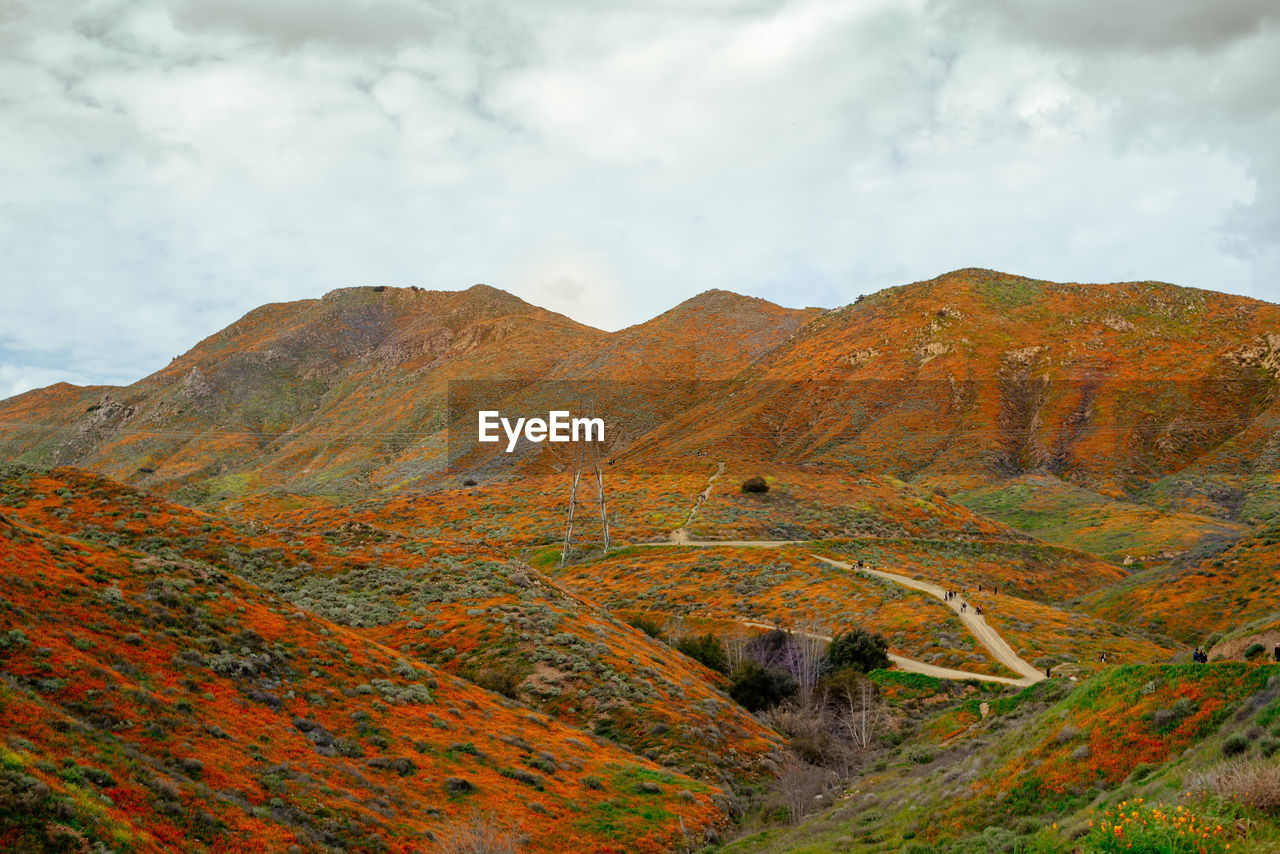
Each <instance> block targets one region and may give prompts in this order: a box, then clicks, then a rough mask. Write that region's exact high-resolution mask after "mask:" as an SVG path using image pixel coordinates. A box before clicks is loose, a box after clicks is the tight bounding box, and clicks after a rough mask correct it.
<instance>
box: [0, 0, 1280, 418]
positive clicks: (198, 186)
mask: <svg viewBox="0 0 1280 854" xmlns="http://www.w3.org/2000/svg"><path fill="white" fill-rule="evenodd" d="M1278 84H1280V3H1276V2H1275V0H1214V1H1213V2H1204V0H857V2H852V0H646V2H644V3H622V2H608V0H537V2H518V0H508V1H507V2H486V0H458V2H443V0H442V1H441V2H436V0H325V2H323V3H318V2H314V0H83V2H78V1H77V0H58V2H50V0H0V300H2V302H0V306H2V308H0V397H3V396H6V395H8V394H14V393H17V392H20V391H23V390H25V389H28V388H32V387H36V386H40V385H45V384H48V383H51V382H55V381H58V380H67V381H72V382H80V383H85V382H115V383H123V382H131V381H133V380H136V379H138V378H139V377H141V376H143V375H145V374H147V373H149V372H151V371H152V370H155V369H157V368H159V367H161V366H163V365H164V364H166V363H167V362H168V361H169V359H170V358H172V357H173V356H175V355H177V354H178V353H181V352H183V351H185V350H186V349H188V348H189V347H190V346H191V345H192V344H194V343H195V342H196V341H198V340H199V339H201V338H203V337H204V336H206V335H208V334H210V333H212V332H214V331H215V330H217V329H219V328H221V327H223V326H225V325H226V324H228V323H230V322H232V321H233V320H235V319H236V318H237V317H239V316H240V315H242V314H243V313H245V312H246V311H248V310H249V309H251V308H253V307H255V306H257V305H260V304H262V303H265V302H274V301H281V300H290V299H299V298H307V297H316V296H319V295H321V294H323V293H324V292H325V291H328V290H331V289H333V288H337V287H344V286H349V285H363V284H393V285H411V284H412V285H419V286H422V287H426V288H440V289H455V288H461V287H467V286H469V285H471V284H473V283H475V282H485V283H488V284H491V285H494V286H496V287H501V288H505V289H507V290H510V291H512V292H514V293H516V294H519V295H520V296H522V297H524V298H525V299H528V300H530V301H532V302H536V303H539V304H542V305H545V306H548V307H550V308H553V309H556V310H558V311H562V312H565V313H566V314H569V315H571V316H573V317H575V318H577V319H579V320H583V321H585V322H588V323H592V324H594V325H597V326H601V327H604V328H610V329H612V328H618V327H620V326H625V325H628V324H630V323H635V322H639V321H641V320H644V319H646V318H648V317H650V316H652V315H654V314H657V313H659V312H661V311H664V310H665V309H667V308H669V307H671V306H672V305H674V304H675V303H677V302H679V301H680V300H683V299H686V298H688V297H689V296H692V295H693V294H695V293H697V292H699V291H702V290H705V289H707V288H713V287H718V288H727V289H731V290H735V291H738V292H741V293H747V294H752V295H756V296H761V297H765V298H768V299H772V300H774V301H776V302H780V303H783V304H785V305H793V306H800V305H824V306H834V305H840V304H844V303H847V302H849V301H851V300H852V299H854V298H855V297H856V296H857V295H858V294H860V293H865V292H870V291H874V290H877V289H879V288H882V287H886V286H889V285H894V284H901V283H904V282H909V281H913V280H917V279H922V278H929V277H932V276H934V275H937V274H939V273H942V272H945V271H947V270H950V269H955V268H959V267H969V266H981V267H992V268H996V269H1000V270H1005V271H1009V272H1016V273H1021V274H1024V275H1030V276H1036V277H1041V278H1048V279H1054V280H1062V281H1115V280H1124V279H1163V280H1166V281H1172V282H1176V283H1178V284H1185V285H1194V286H1197V287H1204V288H1213V289H1216V290H1225V291H1231V292H1234V293H1243V294H1250V295H1253V296H1256V297H1260V298H1263V299H1269V300H1273V301H1280V85H1278Z"/></svg>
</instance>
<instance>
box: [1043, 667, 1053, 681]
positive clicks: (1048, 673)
mask: <svg viewBox="0 0 1280 854" xmlns="http://www.w3.org/2000/svg"><path fill="white" fill-rule="evenodd" d="M1044 678H1045V679H1052V678H1053V668H1052V665H1048V664H1046V665H1045V666H1044Z"/></svg>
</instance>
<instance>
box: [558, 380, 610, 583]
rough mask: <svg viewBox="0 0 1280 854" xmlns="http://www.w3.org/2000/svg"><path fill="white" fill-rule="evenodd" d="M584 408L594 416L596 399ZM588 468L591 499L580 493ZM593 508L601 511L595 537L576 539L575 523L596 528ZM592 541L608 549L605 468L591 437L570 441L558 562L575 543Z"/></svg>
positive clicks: (566, 559) (565, 560)
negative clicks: (568, 484) (566, 512)
mask: <svg viewBox="0 0 1280 854" xmlns="http://www.w3.org/2000/svg"><path fill="white" fill-rule="evenodd" d="M579 408H580V409H581V408H582V407H581V406H579ZM587 409H588V416H587V417H589V418H594V417H595V415H596V405H595V401H592V402H591V403H590V404H588V406H587ZM588 435H590V434H588ZM583 445H586V447H585V448H584V447H583ZM588 468H589V469H590V471H589V473H588V476H590V477H594V479H595V483H596V494H595V498H594V499H587V498H586V496H580V495H579V486H580V485H581V483H582V474H583V470H584V469H588ZM580 507H585V508H586V510H587V512H586V513H585V514H582V513H581V512H580V509H579V508H580ZM596 509H598V510H599V512H600V528H599V534H598V538H591V539H576V540H575V539H574V526H575V525H577V526H579V527H580V528H581V527H582V526H584V525H585V526H586V527H588V529H589V530H590V531H591V532H592V533H595V532H596V531H595V529H596V523H595V510H596ZM595 545H598V546H600V547H601V548H603V549H604V551H606V552H607V551H609V509H608V507H607V505H606V504H605V498H604V471H603V470H602V469H601V468H600V443H599V442H598V441H596V440H595V439H594V438H592V439H591V440H590V441H587V442H574V443H573V485H572V486H571V487H570V489H569V518H568V520H567V521H566V522H565V526H564V548H562V549H561V551H560V565H561V566H564V565H565V564H566V563H568V562H569V558H570V556H572V554H573V550H574V547H575V546H580V547H586V546H595Z"/></svg>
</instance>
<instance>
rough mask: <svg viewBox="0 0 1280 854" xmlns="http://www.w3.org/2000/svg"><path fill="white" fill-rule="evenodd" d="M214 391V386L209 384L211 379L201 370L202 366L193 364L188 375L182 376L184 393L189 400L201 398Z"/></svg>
mask: <svg viewBox="0 0 1280 854" xmlns="http://www.w3.org/2000/svg"><path fill="white" fill-rule="evenodd" d="M212 393H213V387H212V386H210V385H209V381H208V380H207V379H206V378H205V375H204V374H203V373H201V372H200V368H198V367H196V366H194V365H193V366H192V368H191V370H190V371H188V372H187V375H186V376H185V377H183V378H182V395H183V397H186V398H187V399H188V400H201V399H202V398H206V397H208V396H209V395H210V394H212Z"/></svg>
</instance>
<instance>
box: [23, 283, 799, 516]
mask: <svg viewBox="0 0 1280 854" xmlns="http://www.w3.org/2000/svg"><path fill="white" fill-rule="evenodd" d="M815 313H816V310H805V311H793V310H789V309H782V308H779V307H778V306H775V305H773V304H771V303H767V302H765V301H763V300H754V299H750V298H746V297H739V296H736V295H733V294H728V293H725V292H708V293H707V294H704V295H702V296H700V297H695V298H694V299H692V300H689V301H687V302H686V303H684V304H682V305H681V306H678V307H677V308H675V309H673V310H672V311H670V312H667V313H666V314H664V315H662V316H660V317H658V318H655V319H654V320H652V321H650V322H649V323H646V324H641V325H639V326H635V327H630V328H628V329H624V330H622V331H620V332H617V333H605V332H601V331H600V330H597V329H593V328H591V327H587V326H583V325H582V324H579V323H575V322H574V321H572V320H569V319H568V318H566V317H563V316H562V315H559V314H555V313H553V312H549V311H546V310H544V309H541V308H537V307H535V306H532V305H529V304H528V303H526V302H524V301H522V300H520V299H518V298H516V297H514V296H512V295H510V294H507V293H505V292H503V291H500V290H497V289H495V288H491V287H487V286H484V285H476V286H474V287H472V288H469V289H467V290H465V291H456V292H455V291H424V290H420V289H418V288H383V287H374V288H347V289H343V290H338V291H333V292H331V293H329V294H326V295H325V296H324V297H323V298H322V299H319V300H304V301H300V302H293V303H283V304H276V305H267V306H263V307H262V308H259V309H256V310H254V311H252V312H250V313H249V314H248V315H246V316H245V317H244V318H242V319H241V320H239V321H237V322H236V323H234V324H232V325H231V326H229V327H227V328H226V329H224V330H222V331H221V332H218V333H216V334H214V335H212V336H210V337H209V338H207V339H206V340H204V341H202V342H200V343H199V344H198V345H196V346H195V347H194V348H192V350H190V351H189V352H187V353H185V354H184V355H182V356H179V357H178V358H176V359H174V361H173V362H172V363H171V364H170V365H168V366H167V367H165V368H164V369H162V370H160V371H157V372H156V373H154V374H152V375H150V376H148V377H146V378H145V379H143V380H140V381H139V382H137V383H135V384H133V385H131V386H127V387H123V388H114V387H89V388H76V387H73V386H68V385H66V384H59V385H56V386H52V387H50V388H48V389H41V390H38V391H33V392H29V393H27V394H24V395H19V396H18V397H15V398H12V399H10V400H7V401H4V402H3V403H0V423H3V425H4V426H3V428H0V437H2V438H0V448H2V450H3V453H4V455H5V456H6V457H8V458H10V459H15V460H21V461H24V462H31V463H38V464H53V465H67V464H74V465H77V466H81V467H87V468H92V469H94V470H97V471H101V472H104V473H106V474H110V475H111V476H113V477H116V478H119V479H121V480H124V481H126V482H130V483H136V484H138V485H141V486H146V487H149V488H159V489H164V490H165V491H168V492H175V493H177V494H179V495H181V497H182V498H183V500H186V501H188V502H205V501H211V500H219V499H221V498H223V497H235V496H239V495H242V494H246V493H253V492H258V491H267V490H277V489H287V490H289V491H294V492H309V493H318V494H342V495H347V496H351V495H358V494H362V493H366V492H369V491H372V490H378V489H388V488H394V487H396V486H397V485H400V484H404V483H406V482H417V481H420V480H421V479H422V478H423V477H424V476H427V475H429V474H432V473H437V472H438V471H439V469H440V468H441V466H442V465H443V463H444V456H445V444H446V434H445V426H446V425H445V420H446V419H445V416H446V410H447V393H448V389H449V383H450V381H458V380H472V381H481V382H483V383H497V384H503V383H505V384H507V386H504V388H510V389H515V390H519V389H524V388H526V387H527V386H529V385H530V384H533V383H536V382H538V381H541V380H545V379H548V378H566V377H574V378H581V377H583V376H588V375H589V376H592V377H604V378H607V379H608V380H614V379H617V380H623V381H625V380H635V379H637V378H639V379H645V380H647V379H650V378H653V377H654V376H670V377H672V378H684V377H690V378H696V377H699V376H703V375H706V374H707V373H708V372H710V373H711V374H714V375H723V376H730V375H732V374H734V373H736V372H737V371H738V370H740V369H741V368H742V367H743V366H744V365H745V364H747V363H748V362H749V361H750V359H751V358H752V357H754V356H755V355H757V354H758V353H759V352H761V351H762V350H764V349H768V348H770V347H772V346H774V345H776V344H777V343H779V342H781V341H782V340H784V339H785V338H786V336H787V335H789V334H790V333H791V332H792V331H794V330H795V329H796V328H797V327H798V326H799V325H800V324H801V323H802V322H803V321H804V320H806V319H808V318H810V317H812V316H813V315H814V314H815ZM709 327H710V329H711V330H712V331H713V332H714V334H713V335H708V334H707V331H708V328H709ZM658 354H666V355H665V356H663V357H661V358H659V355H658Z"/></svg>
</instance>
